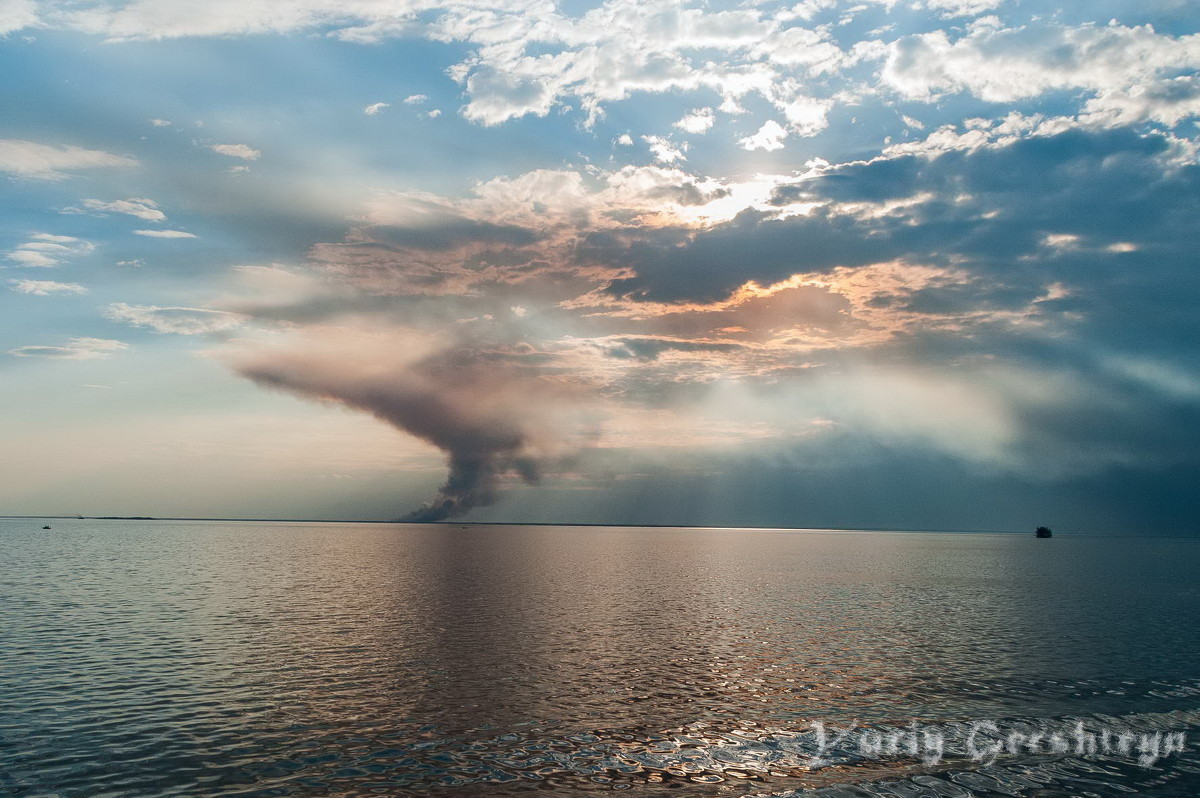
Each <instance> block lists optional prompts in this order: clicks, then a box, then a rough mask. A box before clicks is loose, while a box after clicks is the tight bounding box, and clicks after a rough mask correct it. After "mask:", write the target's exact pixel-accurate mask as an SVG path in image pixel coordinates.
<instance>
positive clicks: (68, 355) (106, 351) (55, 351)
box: [8, 338, 129, 360]
mask: <svg viewBox="0 0 1200 798" xmlns="http://www.w3.org/2000/svg"><path fill="white" fill-rule="evenodd" d="M128 348H129V344H126V343H123V342H121V341H114V340H112V339H111V338H72V339H71V340H69V341H67V343H66V345H65V346H40V345H39V346H19V347H17V348H16V349H9V350H8V354H10V355H12V356H13V357H44V358H50V359H52V360H103V359H105V358H110V357H112V356H113V355H115V354H116V353H117V352H121V351H124V350H126V349H128Z"/></svg>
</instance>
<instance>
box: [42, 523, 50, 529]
mask: <svg viewBox="0 0 1200 798" xmlns="http://www.w3.org/2000/svg"><path fill="white" fill-rule="evenodd" d="M49 528H50V525H49V524H47V525H46V526H44V527H42V529H49Z"/></svg>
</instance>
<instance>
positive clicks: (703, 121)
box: [674, 108, 717, 135]
mask: <svg viewBox="0 0 1200 798" xmlns="http://www.w3.org/2000/svg"><path fill="white" fill-rule="evenodd" d="M716 121H717V118H716V115H715V114H714V113H713V109H711V108H697V109H695V110H694V111H689V112H688V113H686V114H684V115H683V117H682V118H680V120H679V121H678V122H676V123H675V125H674V126H675V127H677V128H679V129H680V130H682V131H684V132H685V133H692V134H694V135H699V134H702V133H707V132H708V131H709V129H710V128H712V126H713V124H714V123H715V122H716Z"/></svg>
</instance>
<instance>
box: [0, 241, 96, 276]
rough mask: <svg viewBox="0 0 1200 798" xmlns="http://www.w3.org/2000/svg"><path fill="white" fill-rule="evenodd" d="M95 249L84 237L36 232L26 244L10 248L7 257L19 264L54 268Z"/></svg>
mask: <svg viewBox="0 0 1200 798" xmlns="http://www.w3.org/2000/svg"><path fill="white" fill-rule="evenodd" d="M95 249H96V247H95V246H94V245H93V244H92V243H91V242H90V241H84V240H83V239H82V238H75V237H74V236H56V235H52V234H51V233H34V234H33V235H32V236H30V238H29V240H28V241H26V242H25V243H24V244H21V245H19V246H17V248H16V249H12V250H9V252H8V253H7V254H6V255H5V257H6V258H7V259H8V260H10V261H12V262H13V263H15V264H16V265H18V266H36V267H39V268H52V267H54V266H58V265H60V264H62V262H63V261H65V260H68V259H70V258H75V257H79V256H81V255H88V254H91V253H92V252H93V251H95Z"/></svg>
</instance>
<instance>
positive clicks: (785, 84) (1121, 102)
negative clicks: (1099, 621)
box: [0, 0, 1200, 532]
mask: <svg viewBox="0 0 1200 798" xmlns="http://www.w3.org/2000/svg"><path fill="white" fill-rule="evenodd" d="M1198 18H1200V12H1197V11H1196V10H1194V8H1193V7H1192V6H1190V5H1189V4H1187V3H1183V2H1171V1H1169V0H1162V1H1161V2H1150V3H1147V2H1140V3H1135V2H1117V1H1116V0H1109V1H1107V2H1098V3H1089V4H1063V5H1062V6H1054V5H1050V4H1046V3H1036V2H1018V1H1015V0H904V1H903V2H901V1H899V0H898V1H896V2H884V1H883V0H869V1H868V2H862V3H846V2H840V1H839V0H803V2H798V3H767V2H746V3H741V4H736V3H695V2H664V3H656V2H652V3H646V2H628V1H626V0H610V1H609V2H604V3H579V2H564V3H553V2H542V3H508V2H504V1H503V0H495V1H494V2H471V3H451V4H446V3H437V2H428V1H426V0H407V1H406V2H401V3H395V2H382V1H381V0H355V2H341V3H337V4H333V3H329V2H326V1H325V0H288V1H287V2H284V1H283V0H241V2H236V3H235V2H213V3H205V4H203V5H202V6H201V7H196V6H195V4H188V3H183V2H181V1H179V0H143V1H142V2H129V3H121V2H90V1H89V2H74V3H69V4H68V3H52V2H41V3H38V2H32V0H0V36H2V38H0V70H2V71H3V74H5V75H6V77H7V78H8V79H7V80H5V81H3V85H2V86H0V104H2V106H3V107H4V108H5V109H6V113H5V114H4V115H3V118H0V179H3V180H4V182H5V186H6V189H7V190H6V191H4V192H3V193H2V194H0V203H3V210H4V215H3V219H4V222H3V226H2V228H0V237H2V240H0V318H2V319H3V321H2V322H0V334H2V336H3V337H2V339H0V352H2V353H3V354H0V397H2V398H3V404H2V406H3V407H4V408H5V412H4V414H3V416H2V417H0V440H2V441H3V442H4V446H3V451H4V455H3V456H2V457H0V482H2V483H3V484H4V485H5V486H6V488H5V490H4V491H3V492H2V493H0V513H60V512H61V513H76V512H79V513H84V514H139V515H140V514H153V515H201V516H251V517H309V518H315V517H331V518H332V517H337V518H374V519H386V518H397V517H402V516H405V515H407V514H409V513H414V515H413V516H412V517H416V518H441V517H453V516H460V515H462V516H466V517H469V518H471V519H476V520H539V521H576V522H577V521H597V522H616V523H639V522H644V523H683V524H735V525H760V524H761V525H784V526H871V527H888V526H895V527H909V528H911V527H932V528H1024V527H1026V526H1034V525H1037V524H1041V523H1048V524H1050V525H1057V526H1056V528H1068V529H1069V528H1075V529H1087V530H1095V531H1105V530H1110V531H1132V532H1136V531H1139V530H1145V529H1148V528H1153V529H1160V530H1161V529H1170V530H1177V531H1193V530H1194V529H1195V519H1196V511H1197V510H1198V509H1200V508H1198V507H1197V502H1196V500H1195V498H1194V497H1193V495H1192V490H1191V487H1190V486H1191V485H1192V484H1194V479H1195V477H1196V476H1197V475H1198V472H1200V462H1198V459H1197V455H1196V454H1195V453H1196V452H1197V451H1200V447H1198V446H1197V444H1200V440H1198V439H1197V433H1196V430H1197V429H1200V426H1198V425H1197V423H1196V422H1197V421H1200V418H1198V415H1200V414H1198V410H1200V375H1198V374H1197V368H1196V365H1195V364H1196V363H1197V362H1200V359H1198V358H1197V352H1196V341H1197V340H1200V336H1198V335H1197V333H1198V332H1200V331H1198V330H1197V329H1196V327H1197V323H1196V321H1195V317H1194V315H1195V314H1194V308H1195V307H1196V302H1197V299H1200V297H1198V296H1197V294H1198V293H1200V292H1198V291H1197V286H1198V284H1200V283H1198V281H1197V278H1196V274H1195V269H1196V259H1195V252H1196V251H1197V250H1196V244H1197V241H1198V240H1200V213H1198V211H1200V207H1198V206H1200V194H1198V188H1200V170H1198V168H1197V135H1198V134H1200V126H1198V124H1197V123H1198V121H1200V76H1198V75H1197V70H1198V68H1200V35H1197V32H1196V31H1197V21H1198Z"/></svg>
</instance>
